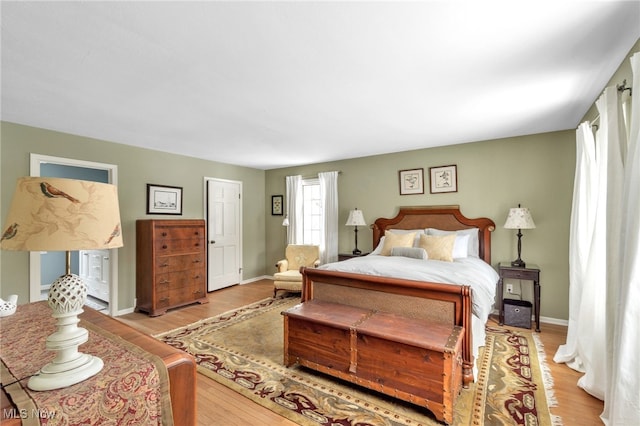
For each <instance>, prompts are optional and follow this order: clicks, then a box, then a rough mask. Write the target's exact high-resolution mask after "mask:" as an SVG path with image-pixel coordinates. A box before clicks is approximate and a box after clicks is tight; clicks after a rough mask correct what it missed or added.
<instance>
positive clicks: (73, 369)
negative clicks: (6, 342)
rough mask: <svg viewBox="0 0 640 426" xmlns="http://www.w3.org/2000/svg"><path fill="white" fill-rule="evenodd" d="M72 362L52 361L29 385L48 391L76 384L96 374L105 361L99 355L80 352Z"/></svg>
mask: <svg viewBox="0 0 640 426" xmlns="http://www.w3.org/2000/svg"><path fill="white" fill-rule="evenodd" d="M79 355H80V356H79V357H78V358H76V359H74V360H72V361H70V362H64V363H56V362H51V363H49V364H47V365H45V366H44V367H42V368H41V369H40V371H39V373H38V375H37V376H33V377H31V378H30V379H29V383H28V384H27V386H28V387H29V389H31V390H35V391H46V390H53V389H60V388H65V387H67V386H71V385H75V384H76V383H80V382H82V381H83V380H86V379H88V378H89V377H92V376H94V375H96V374H97V373H98V372H99V371H100V370H102V367H103V366H104V363H103V362H102V360H101V359H100V358H98V357H95V356H92V355H87V354H83V353H81V354H79Z"/></svg>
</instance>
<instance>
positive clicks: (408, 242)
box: [380, 231, 416, 256]
mask: <svg viewBox="0 0 640 426" xmlns="http://www.w3.org/2000/svg"><path fill="white" fill-rule="evenodd" d="M415 236H416V234H415V233H413V232H410V233H406V234H396V233H393V232H389V231H385V233H384V245H383V246H382V251H381V252H380V254H381V255H382V256H389V255H390V254H391V249H392V248H393V247H413V240H414V239H415Z"/></svg>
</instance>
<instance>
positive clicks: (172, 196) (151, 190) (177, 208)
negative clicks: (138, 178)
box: [147, 183, 182, 215]
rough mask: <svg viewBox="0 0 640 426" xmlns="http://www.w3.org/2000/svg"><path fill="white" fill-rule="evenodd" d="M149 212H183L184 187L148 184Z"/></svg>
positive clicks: (179, 213)
mask: <svg viewBox="0 0 640 426" xmlns="http://www.w3.org/2000/svg"><path fill="white" fill-rule="evenodd" d="M147 214H177V215H181V214H182V188H181V187H178V186H166V185H153V184H151V183H148V184H147Z"/></svg>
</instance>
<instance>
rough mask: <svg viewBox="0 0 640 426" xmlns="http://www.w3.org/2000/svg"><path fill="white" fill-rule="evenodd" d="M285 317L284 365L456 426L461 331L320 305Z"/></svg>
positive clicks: (301, 307) (293, 310) (299, 308)
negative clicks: (378, 394)
mask: <svg viewBox="0 0 640 426" xmlns="http://www.w3.org/2000/svg"><path fill="white" fill-rule="evenodd" d="M283 315H284V318H285V320H284V333H285V343H284V345H285V348H284V350H285V353H284V359H285V365H287V366H290V365H293V364H295V363H299V364H300V365H304V366H306V367H309V368H312V369H315V370H318V371H321V372H323V373H326V374H330V375H332V376H335V377H339V378H341V379H343V380H347V381H350V382H352V383H356V384H358V385H362V386H364V387H367V388H369V389H373V390H376V391H378V392H382V393H385V394H387V395H391V396H394V397H397V398H399V399H402V400H405V401H409V402H411V403H413V404H416V405H420V406H423V407H426V408H427V409H429V410H430V411H431V412H433V413H434V415H435V416H436V418H437V419H438V420H440V421H444V422H446V423H449V424H451V423H452V422H453V405H454V402H455V400H456V398H457V396H458V394H459V393H460V389H461V387H462V337H463V329H462V327H459V326H454V325H446V324H441V323H433V322H430V321H427V320H422V319H414V318H407V317H403V316H401V315H397V314H392V313H386V312H379V311H374V310H367V309H363V308H359V307H354V306H348V305H342V304H338V303H329V302H321V301H315V300H310V301H307V302H305V303H301V304H298V305H296V306H295V307H293V308H291V309H288V310H286V311H284V312H283Z"/></svg>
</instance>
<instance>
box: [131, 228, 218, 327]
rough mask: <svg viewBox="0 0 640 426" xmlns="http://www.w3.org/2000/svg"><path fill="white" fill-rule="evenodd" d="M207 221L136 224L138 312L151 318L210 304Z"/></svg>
mask: <svg viewBox="0 0 640 426" xmlns="http://www.w3.org/2000/svg"><path fill="white" fill-rule="evenodd" d="M205 247H206V245H205V227H204V220H155V219H146V220H138V221H137V222H136V299H137V302H136V310H137V311H142V312H146V313H148V314H149V315H151V316H156V315H162V314H164V313H166V312H167V309H171V308H176V307H178V306H184V305H188V304H191V303H196V302H198V303H206V302H207V291H206V288H207V279H206V276H207V275H206V273H207V262H206V250H205Z"/></svg>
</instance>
